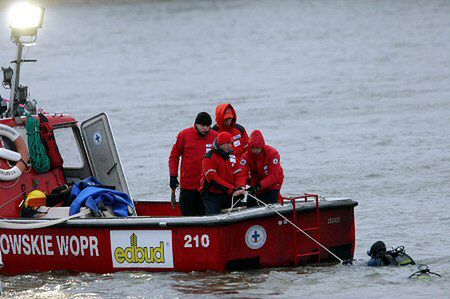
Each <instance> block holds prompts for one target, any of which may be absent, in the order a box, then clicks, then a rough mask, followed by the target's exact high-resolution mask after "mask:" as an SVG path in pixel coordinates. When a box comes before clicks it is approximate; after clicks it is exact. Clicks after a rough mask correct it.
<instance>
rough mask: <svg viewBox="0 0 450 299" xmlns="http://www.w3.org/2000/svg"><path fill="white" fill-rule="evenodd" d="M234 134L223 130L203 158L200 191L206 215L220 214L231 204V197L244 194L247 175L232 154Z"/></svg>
mask: <svg viewBox="0 0 450 299" xmlns="http://www.w3.org/2000/svg"><path fill="white" fill-rule="evenodd" d="M231 142H232V136H231V135H230V134H229V133H227V132H222V133H220V134H219V136H218V137H217V138H216V139H215V140H214V144H213V148H212V150H211V151H209V152H208V153H207V154H206V155H205V156H204V157H203V159H202V181H201V186H200V191H201V193H202V197H203V203H204V205H205V211H206V215H213V214H218V213H220V211H221V210H222V209H223V208H229V207H230V206H231V197H232V196H239V195H243V194H244V192H245V191H244V189H245V187H244V186H245V180H246V176H245V174H244V173H243V170H242V168H241V167H240V166H239V160H237V159H236V157H235V156H234V155H232V154H231V153H232V145H231Z"/></svg>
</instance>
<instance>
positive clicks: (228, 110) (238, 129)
mask: <svg viewBox="0 0 450 299" xmlns="http://www.w3.org/2000/svg"><path fill="white" fill-rule="evenodd" d="M236 121H237V116H236V111H235V110H234V107H233V106H232V105H231V104H229V103H227V104H220V105H218V106H217V107H216V124H215V125H214V126H213V127H212V129H213V130H215V131H217V132H218V133H221V132H228V133H230V134H231V136H232V138H233V140H232V144H233V154H234V155H235V156H236V157H237V158H241V156H242V154H243V153H244V152H245V150H246V149H247V142H248V135H247V131H245V128H244V127H243V126H241V125H240V124H237V123H236Z"/></svg>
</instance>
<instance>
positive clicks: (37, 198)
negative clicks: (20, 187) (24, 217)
mask: <svg viewBox="0 0 450 299" xmlns="http://www.w3.org/2000/svg"><path fill="white" fill-rule="evenodd" d="M46 199H47V195H45V193H44V192H42V191H41V190H33V191H31V192H30V194H28V196H27V198H26V199H25V207H32V208H35V207H40V206H45V205H46V202H47V200H46Z"/></svg>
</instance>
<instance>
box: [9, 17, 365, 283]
mask: <svg viewBox="0 0 450 299" xmlns="http://www.w3.org/2000/svg"><path fill="white" fill-rule="evenodd" d="M41 18H43V10H42V12H41ZM38 24H39V25H37V26H35V27H36V28H32V29H27V30H28V31H27V30H24V29H23V28H21V29H17V28H15V27H13V26H12V25H11V29H12V41H13V42H14V43H15V44H16V45H17V47H18V56H17V59H16V60H15V68H14V70H12V68H6V69H3V73H4V80H3V86H6V87H8V86H9V87H10V88H11V97H10V101H9V103H6V102H7V101H6V100H5V99H3V102H2V104H3V103H6V106H5V105H3V106H5V107H6V108H5V110H4V111H2V112H1V113H2V118H1V119H0V135H1V139H0V140H1V143H2V145H1V147H2V148H0V217H1V218H2V220H0V261H1V265H2V268H1V269H0V274H3V275H17V274H23V273H30V272H45V271H55V270H68V271H76V272H93V273H110V272H116V271H129V270H145V271H183V272H185V271H204V270H212V271H230V270H239V269H249V268H250V269H254V268H262V267H285V266H286V267H290V266H298V265H305V264H310V263H324V262H327V263H329V262H337V261H342V260H347V259H352V258H353V254H354V250H355V221H354V207H355V206H356V205H357V202H356V201H353V200H351V199H346V198H341V199H331V198H329V199H326V198H323V197H320V196H318V195H315V194H304V195H300V196H296V197H290V198H283V199H282V200H281V201H280V203H279V204H275V205H269V206H264V205H263V206H259V207H255V208H248V209H246V208H235V209H227V210H225V211H223V213H222V214H219V215H213V216H202V217H183V216H181V212H180V210H179V208H178V206H177V207H176V208H173V207H172V204H171V203H170V202H168V201H158V199H157V198H155V199H152V200H142V199H137V198H134V199H133V201H132V204H130V206H129V208H130V210H129V215H128V216H127V217H117V216H115V215H114V213H112V212H111V210H108V209H106V210H105V211H102V212H101V213H93V212H92V210H91V209H89V208H87V207H81V208H80V210H79V212H78V213H76V214H72V215H71V214H70V207H67V206H63V204H58V205H57V206H52V207H50V206H46V204H45V201H43V202H41V203H40V205H38V206H36V202H35V205H34V206H33V207H32V208H31V209H33V210H34V213H31V214H29V213H28V214H27V213H24V209H25V208H28V209H30V207H29V205H30V204H29V203H27V202H26V199H27V198H29V195H30V193H31V192H33V191H34V190H40V191H42V192H44V193H45V194H51V192H52V191H53V190H55V189H57V188H58V187H60V186H64V185H66V184H68V183H72V182H80V181H83V180H85V179H86V178H89V177H95V178H96V179H97V180H98V181H100V182H102V183H103V184H105V185H109V186H114V188H115V189H116V190H117V191H120V192H123V193H124V194H128V195H129V194H130V192H129V189H128V185H127V181H126V178H125V175H124V172H123V169H122V166H121V162H120V158H119V154H118V151H117V149H116V146H115V143H114V135H113V133H112V130H111V128H110V124H109V121H108V117H107V115H106V114H104V113H101V114H99V115H97V116H94V117H93V118H91V119H88V120H86V121H83V122H81V123H78V121H77V120H76V119H75V118H74V117H72V116H70V115H68V114H61V113H42V115H43V117H44V118H45V119H47V121H48V123H49V125H50V127H51V128H52V132H51V133H52V135H53V136H54V141H55V142H56V145H57V146H56V150H57V151H58V153H59V154H60V155H61V157H62V159H63V160H64V162H63V163H61V165H58V163H56V164H55V165H51V166H50V167H49V168H48V169H47V170H45V169H44V170H39V168H36V167H35V165H33V163H36V160H37V158H36V157H34V156H33V155H31V159H30V153H32V152H35V151H36V148H35V144H34V142H30V139H29V136H28V138H27V130H28V135H30V132H29V128H27V126H28V124H29V122H31V121H32V122H38V121H39V119H40V117H39V116H38V115H37V114H38V113H37V111H36V109H35V106H34V103H33V101H31V100H30V99H28V96H27V92H26V87H23V86H20V85H19V73H20V66H21V64H22V63H23V62H26V61H24V60H22V58H21V53H22V49H23V47H24V46H28V45H29V44H27V43H25V42H23V38H24V37H26V38H31V39H33V38H34V41H35V37H36V34H37V28H40V27H39V26H41V25H42V19H41V22H40V23H38ZM34 41H33V42H34ZM11 72H13V73H15V77H13V75H12V73H11ZM3 106H2V107H3ZM41 119H42V116H41ZM54 148H55V147H53V152H51V149H49V147H48V146H47V148H46V150H47V154H48V155H50V156H52V155H55V154H56V153H55V152H54V151H55V149H54ZM61 162H62V161H61ZM36 169H38V170H39V171H38V170H36ZM37 202H39V201H37ZM108 211H109V212H108Z"/></svg>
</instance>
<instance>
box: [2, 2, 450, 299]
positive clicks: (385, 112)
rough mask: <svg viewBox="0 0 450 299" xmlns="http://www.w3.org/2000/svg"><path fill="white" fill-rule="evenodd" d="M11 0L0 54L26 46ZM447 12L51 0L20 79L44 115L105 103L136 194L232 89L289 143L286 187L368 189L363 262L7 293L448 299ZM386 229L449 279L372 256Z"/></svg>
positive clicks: (245, 116) (58, 278) (242, 117)
mask: <svg viewBox="0 0 450 299" xmlns="http://www.w3.org/2000/svg"><path fill="white" fill-rule="evenodd" d="M5 2H6V1H5ZM6 6H7V5H6V3H1V4H0V7H1V9H2V10H1V19H2V20H5V21H2V24H5V25H4V26H1V28H0V60H1V61H2V63H3V64H2V65H3V66H6V65H7V62H8V61H10V60H12V58H13V57H14V47H13V45H12V44H11V43H10V42H9V31H8V28H7V25H6V24H7V22H6V19H7V18H6ZM449 16H450V2H448V1H62V0H61V1H47V3H46V19H45V21H44V27H43V28H42V29H41V30H40V31H39V35H38V41H37V42H38V46H37V47H33V48H31V49H30V50H29V51H28V52H27V53H26V58H28V59H33V58H37V59H38V63H35V64H28V65H26V66H25V69H24V72H23V77H22V78H23V81H22V82H23V83H24V84H27V85H29V86H30V92H31V97H32V98H35V99H37V100H38V102H39V104H40V106H42V107H44V108H45V110H48V111H57V112H70V113H71V114H73V115H74V116H75V117H77V118H78V119H79V120H84V119H87V118H89V117H91V116H93V115H95V114H96V113H98V112H101V111H104V112H106V113H108V115H109V117H110V120H111V123H112V127H113V130H114V132H115V137H116V142H117V146H118V149H119V152H120V154H121V158H122V163H123V167H124V169H125V172H126V175H127V178H128V182H129V185H130V189H131V192H132V195H133V197H134V198H136V199H149V200H151V199H154V200H166V199H167V200H168V199H169V188H168V169H167V159H168V155H169V151H170V148H171V146H172V144H173V141H174V138H175V136H176V134H177V133H178V132H179V131H180V130H181V129H183V128H185V127H188V126H191V125H192V123H193V119H194V117H195V115H196V114H197V113H198V112H200V111H208V112H210V113H211V114H213V113H214V108H215V106H216V105H217V104H219V103H222V102H225V101H230V102H232V103H233V104H234V105H235V107H236V109H237V113H238V122H239V123H241V124H242V125H244V126H245V127H246V128H247V130H248V131H252V130H254V129H260V130H261V131H262V132H263V133H264V135H265V137H266V142H267V143H268V144H270V145H272V146H274V147H276V148H278V149H279V151H280V152H281V160H282V163H283V167H284V169H285V174H286V180H285V184H284V186H283V194H285V195H290V194H299V193H304V192H312V193H319V194H321V195H323V196H326V197H351V198H353V199H355V200H357V201H358V202H359V206H358V207H356V210H355V212H356V224H357V232H356V235H357V249H356V253H355V258H357V259H358V261H357V262H356V263H355V265H353V266H350V267H345V266H324V267H300V268H285V269H262V270H257V271H245V272H232V273H212V272H205V273H167V274H155V273H145V272H142V273H141V272H135V273H119V274H107V275H94V274H78V275H68V274H67V273H47V274H38V275H23V276H16V277H2V284H3V288H4V296H5V297H10V298H13V297H34V298H47V297H54V298H68V297H70V298H98V297H105V298H106V297H107V298H123V297H129V298H134V297H157V298H172V297H191V298H194V297H199V296H201V297H203V296H205V297H213V296H220V297H249V298H256V297H266V296H278V297H282V298H285V297H295V298H298V297H307V296H313V297H318V298H321V297H338V298H344V297H352V298H353V297H354V298H357V297H367V298H375V297H381V296H383V297H394V296H395V297H401V298H411V297H425V296H426V297H436V298H444V297H449V296H450V240H449V232H450V229H449V226H450V215H449V211H450V209H449V208H448V203H449V202H450V135H449V133H448V132H449V127H450V126H449V125H450V38H449V37H450V17H449ZM1 94H2V95H3V96H7V95H8V94H7V93H6V91H4V92H1ZM377 240H383V241H385V243H386V244H388V245H404V246H405V247H406V250H407V252H408V253H410V254H411V255H412V256H413V257H414V258H415V259H416V261H417V262H420V263H426V264H428V265H429V266H430V268H431V269H432V270H433V271H435V272H438V273H440V274H441V275H442V276H443V278H441V279H437V278H436V279H432V280H429V281H417V280H409V279H408V276H409V275H410V274H411V273H412V272H414V271H415V270H416V267H415V266H407V267H404V268H377V269H374V268H367V267H364V261H365V260H366V259H367V256H366V254H365V252H366V250H367V249H368V248H369V247H370V245H371V244H372V243H373V242H375V241H377Z"/></svg>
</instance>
